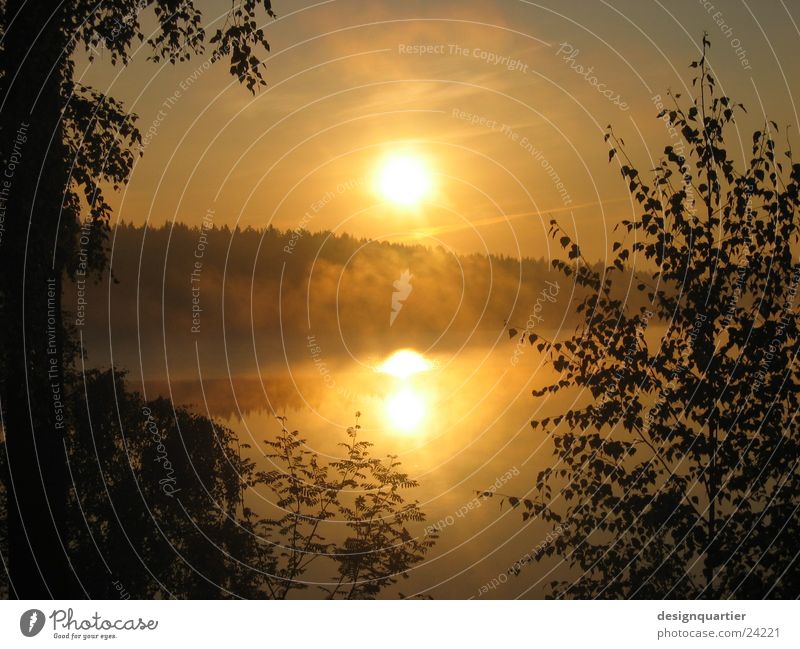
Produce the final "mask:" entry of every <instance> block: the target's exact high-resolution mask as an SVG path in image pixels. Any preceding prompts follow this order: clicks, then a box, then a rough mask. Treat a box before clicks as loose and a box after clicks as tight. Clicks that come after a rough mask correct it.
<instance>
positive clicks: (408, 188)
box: [377, 153, 433, 207]
mask: <svg viewBox="0 0 800 649" xmlns="http://www.w3.org/2000/svg"><path fill="white" fill-rule="evenodd" d="M432 187H433V182H432V181H431V173H430V170H429V169H428V167H427V165H426V164H425V162H424V161H423V160H422V158H420V157H419V156H417V155H415V154H411V153H393V154H391V155H389V156H387V158H386V159H385V160H384V161H383V163H382V164H381V167H380V169H379V170H378V175H377V190H378V193H379V194H380V195H381V196H383V198H384V199H385V200H387V201H389V202H391V203H394V204H395V205H400V206H403V207H410V206H412V205H416V204H417V203H419V202H420V201H421V200H422V199H423V198H425V196H427V195H428V194H429V193H430V191H431V189H432Z"/></svg>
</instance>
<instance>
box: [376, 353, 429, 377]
mask: <svg viewBox="0 0 800 649" xmlns="http://www.w3.org/2000/svg"><path fill="white" fill-rule="evenodd" d="M431 367H433V364H432V363H431V362H430V361H429V360H428V359H427V358H425V357H424V356H423V355H422V354H418V353H417V352H415V351H413V350H411V349H401V350H400V351H397V352H395V353H394V354H392V355H391V356H390V357H389V358H387V359H386V360H385V361H383V363H381V364H380V365H379V366H378V371H379V372H383V373H384V374H391V375H392V376H396V377H397V378H398V379H407V378H408V377H409V376H413V375H414V374H419V373H420V372H427V371H428V370H429V369H431Z"/></svg>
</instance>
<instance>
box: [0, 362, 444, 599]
mask: <svg viewBox="0 0 800 649" xmlns="http://www.w3.org/2000/svg"><path fill="white" fill-rule="evenodd" d="M72 398H73V403H72V404H70V406H71V407H70V411H71V412H74V413H76V416H77V421H76V422H75V425H70V426H69V433H68V434H67V456H68V458H69V469H70V479H71V481H72V490H71V492H72V497H71V498H70V500H69V502H68V513H69V516H68V523H67V525H66V528H65V530H63V533H64V537H65V539H66V540H67V543H68V545H69V550H70V556H71V557H72V558H73V565H74V566H75V573H76V579H77V581H78V583H79V585H80V588H81V589H82V591H83V593H84V594H85V595H86V596H90V597H92V598H104V599H107V598H117V597H130V598H137V599H154V598H159V599H161V598H169V597H177V598H206V599H208V598H234V597H235V598H238V597H247V598H256V597H267V598H281V599H283V598H286V597H288V596H290V595H291V593H292V592H294V591H296V590H300V589H304V588H306V587H307V585H308V582H309V581H310V582H317V583H322V584H335V585H337V588H338V592H337V593H335V594H336V596H346V597H352V598H356V597H374V596H375V595H377V594H378V593H379V592H380V591H381V590H383V589H384V588H386V587H387V586H389V585H391V584H394V583H395V582H396V581H397V580H398V579H399V578H400V577H405V576H407V574H406V573H407V571H408V570H409V569H410V568H411V567H413V565H414V564H416V563H417V562H419V561H420V560H421V559H422V558H423V557H424V555H425V553H426V552H427V550H428V549H429V548H430V547H431V546H432V545H433V543H434V541H435V537H434V536H431V535H427V536H426V535H421V538H420V539H417V538H416V534H415V533H414V532H413V531H412V530H410V529H409V526H410V525H413V524H414V523H421V522H422V521H424V515H423V513H422V512H421V510H420V509H419V507H418V505H417V503H416V502H405V500H404V498H403V496H402V495H401V492H402V491H403V490H406V489H409V488H413V487H415V486H416V483H415V482H414V481H412V480H410V479H409V478H408V476H407V475H406V474H404V473H402V472H401V471H400V469H399V463H398V462H397V461H396V460H395V459H394V458H392V457H390V458H388V460H386V461H384V460H380V459H377V458H373V457H370V454H369V448H370V446H371V445H370V444H369V443H368V442H366V441H361V440H357V439H356V436H357V431H358V430H359V428H358V425H356V427H353V428H351V429H350V431H349V432H348V435H349V441H348V442H347V443H343V444H342V445H341V446H342V448H343V450H344V453H343V457H342V459H340V460H338V461H332V462H330V463H328V462H325V461H322V460H321V459H320V456H319V455H318V454H317V453H315V452H313V451H312V450H310V449H309V448H308V447H307V446H306V444H305V440H304V439H302V438H301V437H300V435H299V433H298V432H297V431H293V432H290V431H289V430H288V429H286V427H285V425H283V421H284V420H283V419H281V423H282V426H281V431H280V432H279V433H278V434H277V435H276V436H275V437H274V438H270V439H267V440H266V441H265V450H264V453H263V459H264V460H265V461H267V462H269V469H268V470H263V468H262V467H260V460H259V466H258V467H257V465H256V462H255V461H254V460H253V459H252V458H248V457H245V456H244V455H243V453H247V451H248V447H247V445H244V444H241V445H240V443H239V440H238V437H237V435H236V434H235V433H234V432H233V431H232V430H230V429H228V428H226V427H225V426H222V425H220V424H219V423H217V422H214V421H212V420H210V419H208V418H207V417H203V416H200V415H197V414H194V413H192V412H190V411H188V410H186V409H184V408H175V407H174V406H173V404H172V403H171V402H170V401H168V400H166V399H161V398H159V399H155V400H151V401H145V400H144V399H143V398H142V396H141V395H139V394H137V393H135V392H131V391H129V390H128V389H127V388H126V386H125V382H124V376H123V375H122V374H121V373H119V372H111V371H98V370H90V371H88V372H86V374H85V375H83V377H82V390H81V391H75V392H74V394H73V397H72ZM0 450H2V449H1V448H0ZM1 468H2V463H1V462H0V469H1ZM2 496H3V494H2V493H0V498H2ZM254 508H255V509H256V510H258V511H254ZM272 512H275V516H274V517H272V516H270V514H271V513H272ZM419 527H420V530H421V527H422V526H421V525H420V526H419ZM418 533H419V532H418ZM0 543H2V535H0ZM343 565H346V566H347V567H346V568H340V567H341V566H343ZM337 568H340V571H339V574H338V575H336V576H332V575H331V574H330V572H331V571H334V570H336V569H337ZM309 570H316V572H315V573H314V577H313V578H312V579H308V577H307V573H308V572H309ZM317 575H319V577H318V576H317ZM304 578H305V579H306V580H307V581H304ZM332 589H333V586H332V587H331V588H330V589H327V590H323V592H321V593H320V594H321V595H327V596H331V595H333V593H331V592H330V591H331V590H332Z"/></svg>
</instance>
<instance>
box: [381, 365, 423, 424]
mask: <svg viewBox="0 0 800 649" xmlns="http://www.w3.org/2000/svg"><path fill="white" fill-rule="evenodd" d="M432 368H433V363H431V362H430V361H429V360H428V359H427V358H425V357H424V356H423V355H422V354H420V353H418V352H415V351H414V350H412V349H400V350H398V351H396V352H395V353H394V354H392V355H391V356H389V358H387V359H386V360H385V361H383V363H381V364H380V365H379V366H378V367H377V370H378V371H379V372H382V373H383V374H388V375H390V376H393V377H394V378H395V379H397V380H398V382H399V385H398V386H397V389H396V390H395V391H394V392H392V393H391V394H390V395H389V396H388V397H387V399H386V419H387V421H388V422H389V424H390V425H391V426H392V428H394V429H395V430H399V431H402V432H404V433H413V432H416V431H418V430H419V429H420V427H421V424H422V421H423V420H424V419H425V415H426V413H427V403H426V397H425V393H424V392H423V391H422V390H420V389H419V388H417V387H414V385H413V382H412V381H409V380H408V379H410V378H411V377H412V376H414V375H415V374H419V373H421V372H427V371H429V370H430V369H432Z"/></svg>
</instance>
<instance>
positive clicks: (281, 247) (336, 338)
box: [64, 223, 571, 374]
mask: <svg viewBox="0 0 800 649" xmlns="http://www.w3.org/2000/svg"><path fill="white" fill-rule="evenodd" d="M110 245H111V255H110V258H111V271H112V275H111V279H104V280H103V281H102V282H101V283H99V284H92V283H91V282H86V283H85V284H81V283H73V284H72V285H71V286H68V287H67V289H66V295H65V298H64V306H65V308H66V309H67V311H68V312H69V313H70V316H69V318H68V322H70V323H71V324H72V325H73V326H74V327H75V329H76V333H80V334H81V336H82V340H83V345H84V347H85V348H86V349H87V350H88V353H89V358H88V362H89V364H90V365H95V366H105V365H107V364H108V363H109V362H110V360H111V350H112V349H113V356H114V360H115V365H117V366H123V367H128V368H131V369H133V368H137V367H138V365H139V358H138V355H139V353H141V354H142V357H143V365H144V367H143V369H144V371H145V373H146V374H147V373H148V370H150V373H152V374H160V370H161V369H163V368H162V363H163V358H164V357H165V355H166V357H167V358H168V361H169V365H170V370H171V374H175V373H180V368H182V367H184V365H185V368H186V370H187V371H191V370H192V369H193V368H194V367H195V361H194V358H195V352H194V346H195V343H198V347H199V348H200V349H201V350H202V353H203V354H204V355H205V359H206V361H207V362H211V363H212V364H213V363H214V362H223V357H225V356H226V355H227V361H226V362H228V363H231V364H232V366H231V370H232V371H234V372H250V371H252V370H254V369H255V365H254V362H255V357H256V356H257V357H258V359H259V360H258V362H260V363H263V362H265V360H268V359H270V358H274V357H276V355H277V357H278V358H281V357H282V354H283V353H284V350H285V349H289V350H291V349H293V348H304V347H305V345H306V340H307V336H314V337H315V339H316V340H317V341H318V342H319V343H320V344H321V345H323V346H324V347H325V351H326V353H327V354H336V353H339V352H343V351H344V350H345V347H346V348H347V349H350V350H351V351H356V352H359V353H369V352H371V351H374V352H376V353H380V351H381V350H383V349H385V348H387V347H392V346H398V345H399V346H418V347H421V348H428V347H430V346H432V345H437V346H445V347H446V346H447V345H452V346H456V347H458V346H461V345H462V344H464V342H465V341H467V340H468V339H469V340H471V341H472V342H473V343H474V342H476V341H479V342H480V341H483V340H489V339H493V338H496V337H497V336H500V335H505V334H504V333H503V330H504V325H505V323H506V322H510V323H512V324H513V323H517V322H518V323H520V326H522V327H524V326H525V323H526V322H527V321H528V319H529V318H530V316H531V313H532V312H533V310H534V309H537V303H539V304H540V305H541V302H542V300H541V299H540V295H541V292H542V290H543V289H545V288H547V282H548V281H551V282H552V281H557V280H558V279H559V278H558V276H557V275H556V274H555V273H554V271H553V270H552V269H550V268H549V263H548V261H547V260H545V259H527V258H526V259H522V260H519V259H515V258H510V257H503V256H496V255H491V256H486V255H480V254H470V255H457V254H453V253H452V252H450V251H447V250H445V249H443V248H441V247H439V248H428V247H425V246H421V245H404V244H396V243H387V242H376V241H369V240H365V239H358V238H355V237H352V236H350V235H347V234H341V235H333V234H331V233H330V232H316V233H311V232H305V231H303V232H294V231H281V230H278V229H276V228H273V227H268V228H266V229H259V230H256V229H230V228H228V227H224V226H223V227H206V226H205V225H203V226H199V227H190V226H188V225H185V224H180V223H177V224H174V225H165V226H161V227H158V228H145V227H143V226H134V225H131V224H121V225H119V226H118V227H117V228H115V229H114V231H113V235H112V238H111V242H110ZM406 271H408V272H409V273H410V277H408V278H407V279H405V278H404V274H405V272H406ZM405 277H407V276H405ZM560 281H561V282H562V283H563V277H562V278H560ZM409 285H410V286H409ZM398 287H399V288H398ZM409 289H410V290H409ZM562 289H563V290H561V291H560V292H559V294H558V300H552V299H548V305H547V306H548V310H547V317H546V319H545V318H541V317H537V318H536V325H537V326H538V327H540V328H541V327H547V328H548V329H555V328H558V327H560V326H564V324H569V321H570V318H567V319H565V314H566V313H567V312H568V304H569V302H570V298H571V295H570V289H571V287H568V286H564V287H562ZM549 292H550V293H552V292H553V291H552V290H551V291H549ZM397 298H401V299H400V300H399V302H400V310H399V312H398V313H397V314H396V316H395V318H394V321H391V316H392V313H393V307H396V306H397ZM537 301H538V302H537ZM538 315H540V314H539V313H538V310H537V316H538ZM254 351H255V352H256V353H254ZM223 374H227V371H225V372H223Z"/></svg>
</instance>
